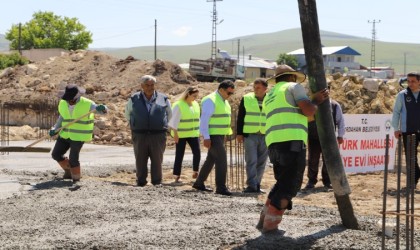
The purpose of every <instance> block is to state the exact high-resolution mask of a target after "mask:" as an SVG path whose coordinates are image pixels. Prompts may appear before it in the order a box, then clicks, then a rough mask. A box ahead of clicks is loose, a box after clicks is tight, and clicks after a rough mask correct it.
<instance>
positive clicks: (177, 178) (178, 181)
mask: <svg viewBox="0 0 420 250" xmlns="http://www.w3.org/2000/svg"><path fill="white" fill-rule="evenodd" d="M174 177H175V180H174V181H175V183H180V182H181V180H180V178H181V177H180V176H179V175H174Z"/></svg>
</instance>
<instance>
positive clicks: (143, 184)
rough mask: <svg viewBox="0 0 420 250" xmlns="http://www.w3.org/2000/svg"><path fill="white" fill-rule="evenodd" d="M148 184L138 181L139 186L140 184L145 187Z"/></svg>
mask: <svg viewBox="0 0 420 250" xmlns="http://www.w3.org/2000/svg"><path fill="white" fill-rule="evenodd" d="M146 184H147V182H140V181H137V186H138V187H144V186H146Z"/></svg>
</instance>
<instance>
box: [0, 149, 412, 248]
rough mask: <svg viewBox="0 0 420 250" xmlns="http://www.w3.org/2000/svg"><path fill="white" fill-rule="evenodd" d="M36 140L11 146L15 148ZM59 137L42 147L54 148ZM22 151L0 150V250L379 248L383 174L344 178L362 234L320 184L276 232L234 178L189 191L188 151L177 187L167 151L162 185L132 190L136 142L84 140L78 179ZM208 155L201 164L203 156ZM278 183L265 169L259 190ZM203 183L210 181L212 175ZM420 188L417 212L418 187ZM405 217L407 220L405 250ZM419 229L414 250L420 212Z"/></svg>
mask: <svg viewBox="0 0 420 250" xmlns="http://www.w3.org/2000/svg"><path fill="white" fill-rule="evenodd" d="M30 143H31V141H11V142H10V144H11V145H13V146H25V145H28V144H30ZM53 143H54V142H42V143H40V144H39V145H37V146H40V147H53V145H54V144H53ZM203 151H204V150H203ZM24 154H25V155H24V157H23V155H22V153H12V152H11V153H9V154H3V155H0V163H1V164H0V190H1V191H0V197H1V199H0V211H2V213H0V220H1V221H2V223H1V224H0V246H1V249H381V233H380V231H381V230H380V228H379V227H378V225H377V222H378V221H379V220H381V218H382V216H381V214H380V213H379V211H381V210H382V204H383V196H382V193H383V178H384V176H383V172H374V173H368V174H349V175H348V176H347V177H348V181H349V183H350V186H351V188H352V194H351V195H350V198H351V200H352V205H353V208H354V211H355V214H356V217H357V220H358V222H359V224H360V230H350V229H346V228H345V227H344V226H342V225H341V219H340V214H339V212H338V208H337V204H336V202H335V198H334V193H333V190H331V189H330V190H328V189H325V188H324V187H323V186H322V183H318V185H317V186H316V188H315V189H313V190H310V191H308V190H302V191H301V192H300V193H299V194H298V196H297V197H296V198H295V199H294V207H293V210H290V211H287V212H286V214H285V216H284V217H283V221H282V223H281V224H280V227H279V229H280V230H279V231H277V232H275V233H271V234H266V235H263V234H261V233H260V232H259V231H258V230H257V229H255V224H256V222H257V221H258V218H259V212H260V210H261V208H262V205H263V202H264V200H265V198H266V196H267V193H265V194H258V195H257V194H256V195H250V194H244V193H242V192H241V190H240V189H238V188H236V184H235V183H234V182H235V181H237V180H236V177H232V176H231V175H230V176H229V182H230V185H231V186H233V188H232V189H233V190H232V191H234V192H233V193H234V194H233V196H232V197H225V196H220V195H216V194H214V193H203V192H198V191H195V190H193V189H192V188H191V184H192V183H193V179H192V178H191V175H192V171H191V157H192V156H191V153H190V152H189V150H187V153H186V156H185V161H184V162H185V164H184V168H183V172H182V177H181V178H182V183H180V184H176V183H174V182H173V176H172V164H173V159H174V150H173V149H171V148H169V149H167V151H166V152H165V157H164V164H163V165H164V180H163V186H162V187H155V186H152V185H150V184H148V185H147V186H145V187H136V186H135V179H136V177H135V167H134V154H133V150H132V148H131V147H123V146H104V145H94V144H86V145H85V147H84V148H83V149H82V152H81V165H82V172H83V178H82V181H81V182H80V184H79V185H73V184H72V183H71V181H67V180H62V179H61V178H60V177H61V175H62V173H61V170H60V169H59V167H58V165H57V164H56V162H54V161H53V160H52V159H51V157H50V155H49V154H47V153H24ZM202 154H203V155H202V161H203V160H204V159H205V154H206V152H203V153H202ZM235 176H236V175H235ZM388 178H389V179H388V182H389V188H388V191H389V193H390V195H389V196H388V199H387V203H388V206H387V209H388V210H391V209H395V197H396V195H395V194H396V192H395V190H396V174H395V173H393V172H392V171H391V173H390V174H389V176H388ZM403 178H405V175H403ZM306 180H307V179H306V177H305V179H304V183H303V185H304V184H305V183H306ZM239 182H241V180H239ZM273 183H274V177H273V170H272V168H271V167H270V166H269V165H268V166H267V168H266V172H265V176H264V180H263V183H262V188H263V189H264V190H266V191H268V190H269V189H270V187H271V185H272V184H273ZM206 184H207V185H209V186H213V184H214V175H213V174H212V175H211V176H210V178H209V180H208V181H207V183H206ZM302 187H304V186H302ZM415 193H416V199H415V202H416V207H417V208H418V207H419V203H420V200H419V193H420V191H419V190H418V189H417V190H416V191H415ZM404 197H405V196H404V194H402V199H404ZM403 204H405V203H403ZM404 208H405V206H403V209H404ZM417 213H418V210H417ZM387 217H388V219H389V220H392V219H394V218H395V217H393V216H387ZM405 223H406V221H405V218H403V217H402V219H401V224H402V226H401V231H400V244H401V246H402V249H404V248H405V247H404V246H405V238H404V237H405ZM415 228H416V229H415V237H414V244H415V247H416V249H418V248H420V220H419V218H418V217H417V218H415ZM395 240H396V236H395V234H394V236H393V237H392V238H389V237H386V241H385V243H386V249H395Z"/></svg>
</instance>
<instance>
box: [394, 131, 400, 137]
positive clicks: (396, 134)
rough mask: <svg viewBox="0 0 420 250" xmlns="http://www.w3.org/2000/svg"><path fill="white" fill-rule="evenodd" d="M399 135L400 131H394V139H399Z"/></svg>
mask: <svg viewBox="0 0 420 250" xmlns="http://www.w3.org/2000/svg"><path fill="white" fill-rule="evenodd" d="M401 135H402V132H401V130H397V131H394V136H395V138H397V139H399V138H400V136H401Z"/></svg>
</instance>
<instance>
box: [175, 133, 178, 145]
mask: <svg viewBox="0 0 420 250" xmlns="http://www.w3.org/2000/svg"><path fill="white" fill-rule="evenodd" d="M174 141H175V143H177V144H178V142H179V136H178V133H175V134H174Z"/></svg>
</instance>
